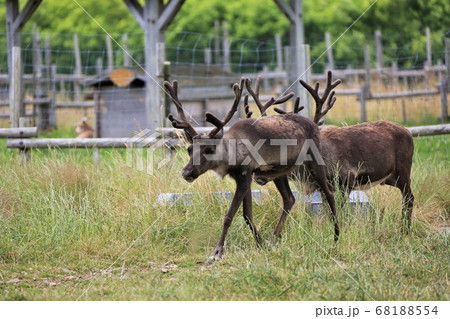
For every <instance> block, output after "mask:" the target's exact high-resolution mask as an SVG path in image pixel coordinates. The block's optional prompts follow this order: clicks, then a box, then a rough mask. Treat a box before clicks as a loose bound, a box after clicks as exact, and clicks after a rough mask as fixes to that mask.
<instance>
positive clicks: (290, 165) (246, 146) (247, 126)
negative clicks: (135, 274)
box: [164, 79, 339, 264]
mask: <svg viewBox="0 0 450 319" xmlns="http://www.w3.org/2000/svg"><path fill="white" fill-rule="evenodd" d="M244 82H245V84H246V86H247V90H249V89H250V91H251V92H253V93H254V94H252V95H254V98H255V101H257V103H258V106H261V109H260V110H261V112H262V113H263V112H264V111H265V109H267V108H268V107H270V106H272V105H275V104H280V103H284V102H285V101H287V100H288V99H290V98H291V97H292V96H293V94H292V93H291V94H288V95H285V96H283V97H281V98H279V99H277V100H275V99H274V98H271V99H270V100H269V101H268V102H267V103H265V104H264V105H263V104H262V103H261V102H260V101H259V96H258V94H259V83H258V85H257V89H256V92H254V91H253V90H252V89H251V83H250V80H248V79H247V80H245V81H244V79H241V81H240V84H237V83H235V84H234V86H233V90H234V95H235V98H234V101H233V105H232V107H231V109H230V111H229V112H228V114H227V115H226V116H225V118H224V119H223V120H220V119H218V118H217V117H215V116H214V115H212V114H211V113H206V114H205V115H206V121H208V122H209V123H211V124H213V125H214V126H215V127H214V128H213V129H212V130H211V131H210V132H209V133H208V134H203V135H199V134H198V133H197V132H196V130H195V129H194V127H192V126H191V124H190V123H189V121H188V119H187V118H186V115H185V114H184V111H183V106H182V103H181V102H180V100H179V98H178V83H177V82H176V81H174V82H172V83H169V82H164V86H165V88H166V89H167V91H168V93H169V94H170V96H171V98H172V100H173V102H174V104H175V106H176V109H177V112H178V115H179V119H176V118H175V117H174V116H173V115H172V114H169V116H168V118H169V120H170V121H171V122H172V125H173V126H174V127H175V128H178V129H183V130H184V132H185V135H186V138H187V140H188V142H189V143H190V145H189V147H188V153H189V156H190V159H189V162H188V163H187V165H186V166H185V167H184V168H183V170H182V176H183V178H184V179H185V180H186V181H188V182H193V181H194V180H195V179H197V178H198V177H199V176H200V175H202V174H204V173H205V172H207V171H208V170H214V171H215V172H217V173H218V174H219V175H220V176H222V177H224V176H226V175H229V176H230V177H231V178H233V179H234V180H235V182H236V192H235V194H234V197H233V199H232V201H231V205H230V207H229V209H228V211H227V213H226V215H225V218H224V221H223V228H222V234H221V236H220V239H219V242H218V244H217V247H216V248H215V249H214V251H213V253H212V255H211V256H210V257H209V258H208V259H207V260H206V262H205V263H207V264H209V263H211V262H213V261H216V260H221V259H222V257H223V254H224V244H225V237H226V235H227V232H228V229H229V227H230V225H231V223H232V221H233V218H234V216H235V214H236V211H237V210H238V208H239V206H240V205H241V203H242V206H243V215H244V219H245V221H246V223H247V224H248V226H249V228H250V230H251V232H252V233H253V236H254V238H255V240H256V242H257V244H258V246H261V245H262V240H261V236H260V235H259V233H258V231H257V229H256V227H255V224H254V222H253V216H252V197H251V182H252V178H253V179H255V180H256V181H260V182H261V181H262V182H263V183H266V182H268V181H273V182H274V183H275V185H276V187H277V189H278V191H279V192H280V194H281V197H282V199H283V211H282V214H281V217H280V219H279V221H278V224H277V225H276V227H275V230H274V233H273V234H274V235H273V236H274V237H275V238H276V237H277V236H279V234H280V232H281V229H282V226H283V223H284V221H285V219H286V217H287V215H288V213H289V211H290V209H291V208H292V206H293V205H294V202H295V198H294V196H293V194H292V191H291V189H290V187H289V183H288V177H287V175H288V174H289V173H290V172H291V171H292V170H294V169H295V167H296V166H298V165H302V164H299V163H298V159H299V157H300V156H299V155H301V154H302V149H303V146H304V145H305V144H308V143H307V141H312V142H313V143H314V144H315V145H316V146H317V147H318V148H320V142H319V130H318V127H317V125H316V124H315V123H314V122H313V121H311V120H309V119H306V118H304V117H302V116H300V115H298V114H283V115H274V116H268V117H264V118H260V119H251V118H246V119H240V120H238V121H237V122H236V123H235V124H234V125H233V126H231V127H230V129H229V130H228V131H227V132H225V133H223V128H224V126H225V125H226V124H227V123H228V122H229V121H230V120H231V118H232V116H233V115H234V113H235V112H236V111H237V108H238V106H239V103H240V100H241V96H242V91H243V89H244ZM246 99H247V100H248V97H246ZM284 139H290V140H291V141H292V140H294V141H295V142H296V143H295V145H289V146H290V147H289V149H288V151H287V152H286V153H287V154H285V155H286V156H284V157H282V156H281V155H280V154H281V152H280V147H279V144H277V145H275V144H273V143H271V141H274V140H284ZM255 149H256V151H257V152H255ZM303 165H304V166H305V167H306V170H308V172H310V174H311V177H312V180H313V181H314V182H315V184H316V185H317V187H318V188H319V189H321V190H322V192H323V193H324V194H325V196H326V199H327V201H328V204H329V206H330V208H331V217H332V220H333V222H334V239H335V241H337V240H338V237H339V226H338V222H337V217H336V205H335V200H334V196H333V192H332V190H331V189H330V187H329V186H328V184H327V177H326V167H325V165H319V164H318V163H317V158H316V161H308V162H304V163H303Z"/></svg>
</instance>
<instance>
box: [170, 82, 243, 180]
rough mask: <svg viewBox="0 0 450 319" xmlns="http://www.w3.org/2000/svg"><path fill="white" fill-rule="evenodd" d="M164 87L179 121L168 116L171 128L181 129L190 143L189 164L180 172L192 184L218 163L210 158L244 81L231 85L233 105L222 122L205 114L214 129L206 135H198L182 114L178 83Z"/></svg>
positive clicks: (217, 147)
mask: <svg viewBox="0 0 450 319" xmlns="http://www.w3.org/2000/svg"><path fill="white" fill-rule="evenodd" d="M164 87H165V88H166V89H167V91H168V92H169V94H170V96H171V98H172V100H173V102H174V104H175V106H176V108H177V112H178V115H179V117H180V119H176V118H175V117H174V116H173V115H172V114H169V115H168V118H169V120H170V121H171V122H172V126H173V127H175V128H178V129H183V130H184V132H185V135H186V139H187V141H188V142H189V143H190V145H189V147H188V149H187V150H188V153H189V162H188V163H187V165H186V166H185V167H184V168H183V170H182V173H181V174H182V176H183V178H184V179H185V180H186V181H188V182H193V181H194V180H195V179H196V178H197V177H199V176H200V175H202V174H203V173H205V172H207V171H208V170H210V169H215V168H216V167H217V166H218V165H219V162H218V161H217V160H211V158H210V156H211V155H212V154H215V153H217V152H218V151H219V150H218V149H219V148H220V146H219V145H223V144H221V141H222V138H223V128H224V126H225V125H226V124H227V123H228V122H229V121H230V120H231V118H232V117H233V115H234V113H236V111H237V108H238V106H239V102H240V100H241V96H242V90H243V88H244V79H243V78H242V79H241V82H240V84H237V83H235V84H234V85H233V91H234V95H235V97H234V102H233V105H232V107H231V109H230V111H229V112H228V114H227V115H226V116H225V118H224V119H223V120H219V119H218V118H217V117H216V116H214V115H213V114H211V113H209V112H207V113H206V114H205V116H206V121H207V122H209V123H211V124H213V125H214V126H215V127H214V128H213V129H212V130H211V131H210V132H209V133H207V134H198V133H197V131H196V130H195V129H194V127H193V126H192V125H191V124H190V123H189V121H188V119H187V118H186V115H185V114H184V110H183V105H182V104H181V102H180V100H179V98H178V82H177V81H173V82H172V83H169V82H167V81H166V82H164Z"/></svg>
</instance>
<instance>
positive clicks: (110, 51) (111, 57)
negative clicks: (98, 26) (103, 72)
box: [106, 35, 114, 72]
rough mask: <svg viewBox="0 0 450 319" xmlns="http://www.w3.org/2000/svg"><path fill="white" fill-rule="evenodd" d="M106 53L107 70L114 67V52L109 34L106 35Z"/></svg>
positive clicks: (109, 70)
mask: <svg viewBox="0 0 450 319" xmlns="http://www.w3.org/2000/svg"><path fill="white" fill-rule="evenodd" d="M106 55H107V58H108V59H107V60H108V72H111V71H112V70H113V69H114V54H113V49H112V40H111V37H110V36H109V35H106Z"/></svg>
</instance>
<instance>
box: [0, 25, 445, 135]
mask: <svg viewBox="0 0 450 319" xmlns="http://www.w3.org/2000/svg"><path fill="white" fill-rule="evenodd" d="M111 36H112V39H111V38H109V37H108V36H106V35H105V34H38V33H24V34H22V35H21V39H22V61H23V72H24V77H23V79H24V93H23V94H24V96H23V98H24V101H25V110H26V112H25V113H26V114H27V115H29V116H32V117H34V118H38V117H42V118H43V120H44V121H50V120H49V119H50V115H49V114H45V112H48V110H50V107H40V105H45V103H47V104H48V105H50V104H52V103H53V104H54V106H55V108H56V120H57V123H56V124H57V126H59V127H67V128H72V127H73V125H74V124H75V123H77V122H78V121H79V119H80V118H81V117H85V116H86V117H88V118H89V121H90V122H91V124H92V121H93V120H94V117H95V116H94V115H95V114H94V107H95V105H94V104H95V103H94V102H95V101H94V99H95V94H94V92H95V91H96V90H97V91H98V90H100V89H102V88H107V89H108V91H104V92H103V93H104V95H103V96H102V97H103V99H107V100H110V101H113V102H114V103H115V104H117V106H116V109H117V110H120V112H117V113H115V114H114V116H117V119H119V120H120V119H124V118H126V117H127V116H128V117H129V122H130V123H133V124H130V125H134V126H135V127H136V129H137V130H138V129H140V128H142V125H144V123H143V121H141V120H142V114H141V113H142V112H137V111H136V112H135V113H134V114H132V113H133V112H131V111H130V110H131V109H130V107H131V105H133V108H134V109H135V110H138V109H139V108H140V107H141V106H140V105H142V108H143V99H144V89H143V86H145V73H144V70H145V49H144V34H143V33H132V34H112V35H111ZM163 38H164V37H163V36H162V35H161V39H163ZM165 39H166V43H165V45H164V46H161V50H160V55H159V56H158V57H154V58H155V59H160V60H161V61H160V62H161V65H162V62H164V61H170V62H171V67H170V78H171V79H177V80H178V81H179V82H180V85H181V90H183V89H184V90H185V91H187V92H188V93H190V95H189V94H187V95H189V96H191V97H190V99H191V100H190V101H189V102H191V104H192V105H190V106H189V107H188V109H189V110H190V112H191V113H192V114H194V118H196V119H198V120H201V119H202V117H203V113H204V112H205V111H206V110H211V108H212V109H213V110H215V111H218V112H219V113H221V112H223V110H224V109H226V105H227V102H228V101H230V97H232V90H231V84H232V83H234V82H237V81H238V80H239V78H240V77H241V76H243V75H245V76H250V77H253V78H254V77H256V75H258V74H260V75H262V76H263V85H262V90H263V92H264V94H266V95H277V94H279V93H281V92H283V91H284V90H285V89H286V88H288V87H289V86H290V85H291V84H293V83H289V82H288V77H287V75H288V73H289V70H291V69H292V65H291V64H290V63H291V62H289V61H290V60H291V59H290V54H291V53H290V49H289V47H287V46H283V45H282V41H281V40H280V39H279V38H278V39H277V37H274V39H273V41H271V42H262V41H257V40H251V39H236V38H229V37H227V36H226V35H224V36H218V35H214V34H212V35H211V34H200V33H193V32H167V33H166V34H165ZM423 45H424V46H425V43H423ZM417 46H418V45H417V43H413V44H411V45H407V46H405V47H401V48H398V47H384V48H383V52H384V53H385V54H384V55H383V57H384V65H383V66H381V67H380V66H379V65H378V66H377V68H375V66H376V63H377V56H376V50H375V49H372V50H371V53H370V57H371V61H370V64H369V65H370V67H371V68H372V71H371V72H372V73H371V77H370V79H371V82H372V86H371V89H372V93H383V92H400V91H408V90H409V91H411V90H436V85H437V84H438V83H440V81H441V80H442V78H444V77H446V73H445V65H444V56H445V50H444V49H442V48H440V47H439V48H437V49H436V50H433V51H431V53H432V65H427V64H426V60H427V57H424V56H423V55H422V54H419V53H417V52H416V53H415V48H417ZM0 47H2V48H5V49H4V50H0V123H1V124H0V126H2V127H7V126H8V114H9V108H8V106H9V103H8V98H9V94H8V67H7V65H8V63H7V52H6V48H7V37H6V34H0ZM326 49H327V44H326V43H325V40H324V42H323V43H319V44H315V45H313V46H311V61H312V65H311V71H312V76H311V79H310V80H311V81H314V80H323V78H324V77H323V73H324V71H325V70H326V69H327V68H329V67H330V61H329V60H328V59H329V55H327V54H324V53H325V52H326ZM350 49H351V51H352V52H353V53H352V55H351V56H348V58H347V59H346V58H334V61H333V69H334V70H335V75H336V76H340V77H342V78H343V81H344V83H343V85H341V87H340V89H343V90H348V89H359V88H360V87H361V85H363V84H364V81H365V80H364V78H365V73H364V72H365V71H364V69H365V68H367V61H365V59H364V47H352V48H350ZM52 66H53V67H52ZM123 67H125V68H128V69H130V70H133V72H134V75H135V79H133V81H134V80H136V82H133V81H131V82H130V83H128V86H124V87H120V88H118V87H117V86H116V85H115V84H114V83H113V82H111V78H110V73H111V71H114V70H117V69H119V68H123ZM52 70H53V71H52ZM413 71H418V72H416V73H414V72H413ZM395 72H397V73H395ZM401 72H403V73H401ZM407 72H410V73H407ZM157 80H158V81H159V82H162V80H163V71H162V68H161V70H160V71H159V77H158V78H157ZM139 81H141V82H139ZM294 85H299V84H298V83H295V84H294ZM108 86H109V87H108ZM193 88H198V90H194V89H193ZM94 89H96V90H94ZM208 92H209V93H208ZM211 92H215V93H211ZM220 92H222V93H220ZM192 95H194V96H193V97H192ZM358 96H359V93H356V94H353V95H347V94H345V95H341V96H340V95H339V90H338V93H337V97H338V103H337V104H336V106H335V109H334V110H333V111H332V112H330V114H329V119H330V120H331V122H354V121H358V119H360V111H361V110H360V104H359V102H358V98H359V97H358ZM38 100H39V101H40V103H41V104H39V103H36V102H39V101H38ZM211 100H214V103H211ZM215 100H217V101H215ZM161 103H162V102H161ZM127 106H128V109H127ZM104 107H107V106H104ZM286 107H287V108H289V107H290V105H287V106H286ZM367 108H368V111H367V113H368V118H367V119H368V120H376V119H383V118H384V119H391V120H396V121H401V122H417V123H420V122H433V121H434V122H435V121H436V120H437V119H438V117H439V115H440V109H441V97H440V96H439V92H436V95H426V96H417V97H404V98H401V99H391V100H369V101H368V105H367ZM97 111H98V112H104V111H105V110H104V109H102V107H100V108H99V109H98V110H97ZM141 111H142V110H141ZM41 120H42V119H41ZM109 123H114V121H113V119H110V120H109ZM111 125H112V126H114V125H113V124H111ZM73 134H75V133H73Z"/></svg>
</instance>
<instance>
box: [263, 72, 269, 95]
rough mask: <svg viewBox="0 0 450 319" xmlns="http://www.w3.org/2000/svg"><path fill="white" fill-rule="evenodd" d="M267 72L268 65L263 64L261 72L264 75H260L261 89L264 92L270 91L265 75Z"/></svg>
mask: <svg viewBox="0 0 450 319" xmlns="http://www.w3.org/2000/svg"><path fill="white" fill-rule="evenodd" d="M268 72H269V68H268V66H267V65H263V69H262V73H263V74H264V76H263V77H262V82H263V91H264V92H266V93H267V92H269V91H270V87H269V79H268V78H267V77H266V76H265V75H266V74H267V73H268Z"/></svg>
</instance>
